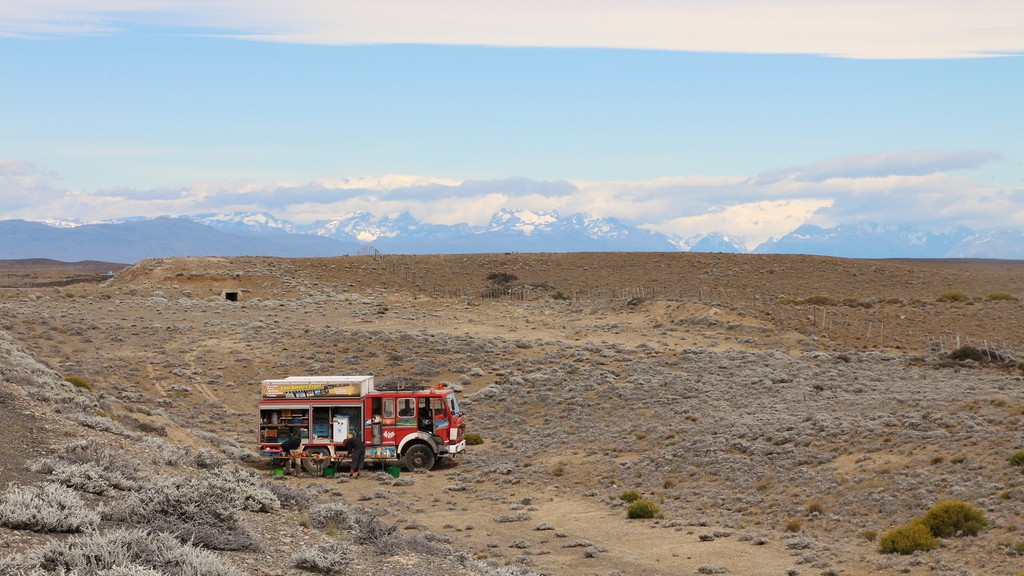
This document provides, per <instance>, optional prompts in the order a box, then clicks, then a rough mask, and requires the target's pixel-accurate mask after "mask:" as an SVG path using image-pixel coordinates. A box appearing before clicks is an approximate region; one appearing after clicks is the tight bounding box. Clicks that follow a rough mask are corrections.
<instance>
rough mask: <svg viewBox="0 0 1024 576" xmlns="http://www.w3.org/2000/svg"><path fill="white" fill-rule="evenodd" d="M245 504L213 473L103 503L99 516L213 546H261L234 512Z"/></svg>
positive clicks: (238, 493)
mask: <svg viewBox="0 0 1024 576" xmlns="http://www.w3.org/2000/svg"><path fill="white" fill-rule="evenodd" d="M267 493H268V494H269V491H267ZM271 496H273V495H272V494H271ZM273 501H274V502H276V501H277V500H276V498H274V500H273ZM245 502H246V497H245V495H244V493H243V492H242V491H240V490H236V489H234V488H232V487H226V486H225V483H224V482H220V481H218V480H217V479H216V478H215V477H212V478H211V477H205V478H204V477H195V478H169V479H166V480H163V481H161V482H158V483H155V484H153V485H150V486H147V487H145V488H143V489H142V490H138V491H136V492H131V493H129V494H128V496H127V497H126V498H125V499H124V500H122V501H121V502H118V503H117V505H116V506H107V507H105V508H104V509H103V517H104V518H105V519H107V520H112V521H115V522H122V523H125V524H132V525H141V526H147V527H149V528H152V529H154V530H159V531H162V532H167V533H169V534H173V535H174V536H176V537H177V538H179V539H180V540H182V541H185V542H193V543H195V544H197V545H200V546H203V547H206V548H212V549H215V550H259V549H260V548H261V547H262V543H261V542H260V541H259V538H258V537H257V536H256V535H255V534H253V533H252V532H250V531H249V530H246V529H245V528H244V527H243V526H242V523H241V518H240V516H239V514H238V512H239V511H240V510H242V509H243V507H244V506H245Z"/></svg>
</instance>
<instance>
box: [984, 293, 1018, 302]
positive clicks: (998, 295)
mask: <svg viewBox="0 0 1024 576" xmlns="http://www.w3.org/2000/svg"><path fill="white" fill-rule="evenodd" d="M985 298H987V299H989V300H1012V301H1016V300H1019V298H1017V297H1016V296H1014V295H1013V294H1010V293H1009V292H993V293H991V294H989V295H988V296H985Z"/></svg>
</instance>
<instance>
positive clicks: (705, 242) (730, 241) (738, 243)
mask: <svg viewBox="0 0 1024 576" xmlns="http://www.w3.org/2000/svg"><path fill="white" fill-rule="evenodd" d="M672 243H673V244H675V245H676V246H678V247H679V249H680V250H684V251H686V252H721V253H725V254H742V253H744V252H748V249H747V243H746V242H745V241H744V240H743V239H742V238H740V237H738V236H730V235H728V234H723V233H721V232H712V233H710V234H698V235H696V236H690V237H689V238H686V239H680V238H673V240H672Z"/></svg>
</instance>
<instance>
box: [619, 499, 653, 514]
mask: <svg viewBox="0 0 1024 576" xmlns="http://www.w3.org/2000/svg"><path fill="white" fill-rule="evenodd" d="M657 516H661V508H659V507H658V505H657V504H655V503H654V502H651V501H650V500H643V499H641V500H637V501H636V502H633V503H632V504H630V505H629V508H628V509H627V510H626V517H627V518H655V517H657Z"/></svg>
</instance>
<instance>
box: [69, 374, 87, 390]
mask: <svg viewBox="0 0 1024 576" xmlns="http://www.w3.org/2000/svg"><path fill="white" fill-rule="evenodd" d="M64 381H65V382H67V383H68V384H71V385H72V386H77V387H79V388H82V389H83V390H88V391H89V392H92V384H90V383H89V381H88V380H86V379H85V378H82V377H81V376H65V377H64Z"/></svg>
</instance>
